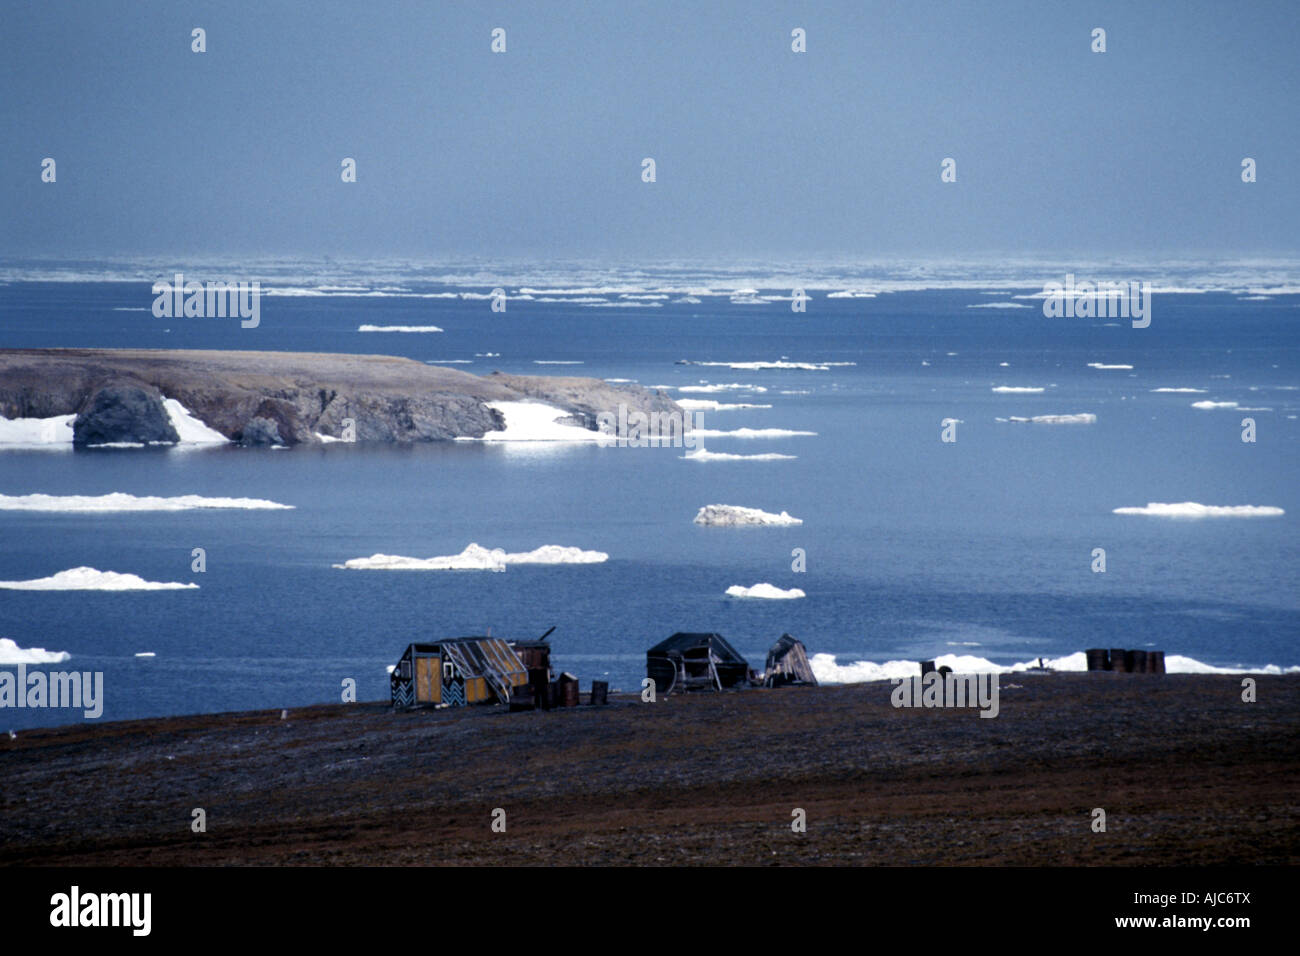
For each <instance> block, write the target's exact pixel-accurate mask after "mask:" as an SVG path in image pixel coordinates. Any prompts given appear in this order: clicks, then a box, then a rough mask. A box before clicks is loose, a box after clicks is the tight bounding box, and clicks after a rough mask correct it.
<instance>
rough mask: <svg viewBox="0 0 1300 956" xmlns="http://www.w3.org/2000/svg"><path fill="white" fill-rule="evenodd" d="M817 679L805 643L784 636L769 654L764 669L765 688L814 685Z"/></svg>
mask: <svg viewBox="0 0 1300 956" xmlns="http://www.w3.org/2000/svg"><path fill="white" fill-rule="evenodd" d="M816 683H817V678H816V676H815V675H814V674H813V669H812V665H811V664H810V663H808V651H807V650H806V649H805V648H804V646H803V642H802V641H800V640H798V639H796V638H793V637H791V636H790V635H789V634H782V635H781V636H780V637H779V638H778V639H777V642H776V643H775V644H773V645H772V648H771V650H769V651H768V652H767V664H766V665H765V666H764V667H763V686H764V687H784V686H786V685H788V684H813V685H816Z"/></svg>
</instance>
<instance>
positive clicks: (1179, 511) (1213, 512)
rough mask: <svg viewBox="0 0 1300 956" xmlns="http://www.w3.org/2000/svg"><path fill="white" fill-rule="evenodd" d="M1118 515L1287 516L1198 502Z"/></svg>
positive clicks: (1263, 508)
mask: <svg viewBox="0 0 1300 956" xmlns="http://www.w3.org/2000/svg"><path fill="white" fill-rule="evenodd" d="M1114 513H1115V514H1117V515H1150V516H1153V517H1156V518H1272V517H1276V516H1278V515H1283V514H1286V512H1285V511H1283V510H1282V509H1281V508H1275V507H1273V506H1271V505H1203V504H1201V503H1200V502H1197V501H1182V502H1178V503H1176V504H1171V503H1167V502H1163V501H1150V502H1148V503H1147V504H1146V505H1145V506H1143V507H1140V508H1139V507H1127V508H1115V509H1114Z"/></svg>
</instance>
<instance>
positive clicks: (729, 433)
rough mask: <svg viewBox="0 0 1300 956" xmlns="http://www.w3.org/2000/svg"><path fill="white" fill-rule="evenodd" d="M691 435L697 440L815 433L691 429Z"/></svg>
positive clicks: (786, 429)
mask: <svg viewBox="0 0 1300 956" xmlns="http://www.w3.org/2000/svg"><path fill="white" fill-rule="evenodd" d="M691 434H692V435H694V436H695V437H697V438H798V437H801V436H815V435H816V434H817V433H816V432H800V431H793V430H791V429H789V428H733V429H730V430H727V429H722V428H693V429H691Z"/></svg>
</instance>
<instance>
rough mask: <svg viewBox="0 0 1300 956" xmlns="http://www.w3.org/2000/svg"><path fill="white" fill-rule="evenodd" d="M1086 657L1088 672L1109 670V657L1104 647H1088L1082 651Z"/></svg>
mask: <svg viewBox="0 0 1300 956" xmlns="http://www.w3.org/2000/svg"><path fill="white" fill-rule="evenodd" d="M1084 653H1085V654H1086V655H1088V670H1090V671H1108V670H1110V655H1109V654H1108V653H1107V652H1106V648H1104V647H1090V648H1088V650H1086V651H1084Z"/></svg>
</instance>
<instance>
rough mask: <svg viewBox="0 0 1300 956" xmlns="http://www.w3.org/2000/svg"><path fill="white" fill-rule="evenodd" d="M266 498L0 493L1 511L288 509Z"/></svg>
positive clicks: (291, 506) (288, 507)
mask: <svg viewBox="0 0 1300 956" xmlns="http://www.w3.org/2000/svg"><path fill="white" fill-rule="evenodd" d="M293 507H294V506H293V505H282V504H280V503H279V502H277V501H267V500H265V499H263V498H207V497H204V496H203V495H179V496H177V497H174V498H155V497H152V496H145V497H140V498H137V497H136V496H135V495H128V494H126V493H124V492H120V491H118V492H114V493H113V494H108V495H39V494H38V495H5V494H0V511H63V512H111V511H191V510H194V509H199V508H236V509H247V510H253V511H269V510H282V509H284V510H287V509H291V508H293Z"/></svg>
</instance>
